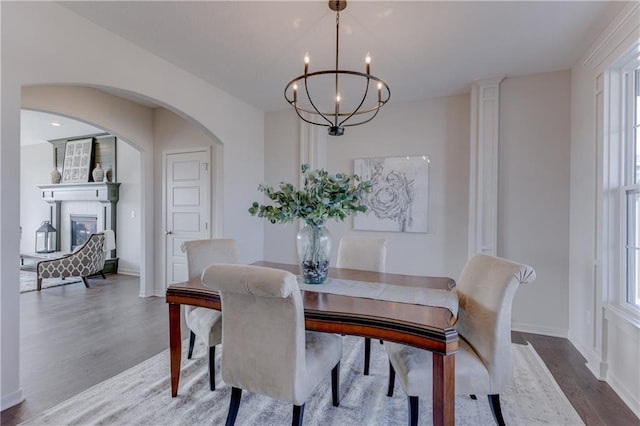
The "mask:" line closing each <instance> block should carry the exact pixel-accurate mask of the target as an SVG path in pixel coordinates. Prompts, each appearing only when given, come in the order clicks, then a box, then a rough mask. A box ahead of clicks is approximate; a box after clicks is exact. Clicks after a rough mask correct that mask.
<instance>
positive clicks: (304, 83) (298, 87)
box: [284, 0, 391, 136]
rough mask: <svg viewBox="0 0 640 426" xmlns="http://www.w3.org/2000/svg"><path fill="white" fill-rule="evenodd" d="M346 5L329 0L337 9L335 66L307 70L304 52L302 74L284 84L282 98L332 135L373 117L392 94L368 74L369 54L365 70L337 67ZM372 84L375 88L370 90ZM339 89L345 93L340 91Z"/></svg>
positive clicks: (312, 122)
mask: <svg viewBox="0 0 640 426" xmlns="http://www.w3.org/2000/svg"><path fill="white" fill-rule="evenodd" d="M346 7H347V2H346V0H329V9H331V10H333V11H335V12H336V61H335V68H334V69H330V70H322V71H315V72H309V54H306V55H305V57H304V74H302V75H299V76H298V77H295V78H294V79H293V80H291V81H290V82H289V83H287V86H286V87H285V88H284V98H285V99H286V100H287V102H289V104H290V105H291V106H292V107H293V108H294V110H295V111H296V114H298V117H300V118H301V119H302V120H303V121H306V122H307V123H309V124H313V125H316V126H324V127H328V128H329V134H330V135H331V136H342V135H343V134H344V128H345V127H350V126H357V125H359V124H364V123H368V122H369V121H371V120H373V118H374V117H375V116H376V115H377V114H378V111H380V108H382V107H383V106H384V105H385V104H386V103H387V102H388V101H389V98H390V97H391V90H390V89H389V85H388V84H387V83H385V82H384V81H383V80H382V79H380V78H378V77H376V76H373V75H371V56H369V54H368V53H367V56H366V58H365V72H360V71H349V70H342V69H340V66H339V65H340V61H339V56H340V43H339V41H340V12H341V11H343V10H344V9H345V8H346ZM341 79H342V81H341ZM321 80H322V81H321ZM345 81H348V83H349V85H348V87H347V86H346V85H344V84H343V85H341V83H345ZM371 86H374V87H375V88H374V89H373V90H370V88H371ZM341 89H342V93H343V94H345V93H348V95H346V96H344V95H341ZM376 89H377V90H376ZM299 92H301V93H299ZM312 92H313V94H314V98H312ZM326 92H329V94H330V96H329V97H328V98H325V102H324V103H323V101H322V100H321V99H320V100H319V99H318V93H326Z"/></svg>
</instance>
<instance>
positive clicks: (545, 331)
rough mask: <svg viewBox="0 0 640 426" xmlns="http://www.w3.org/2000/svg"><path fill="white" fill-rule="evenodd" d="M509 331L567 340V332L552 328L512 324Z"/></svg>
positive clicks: (518, 323) (519, 323)
mask: <svg viewBox="0 0 640 426" xmlns="http://www.w3.org/2000/svg"><path fill="white" fill-rule="evenodd" d="M511 330H513V331H519V332H522V333H533V334H542V335H543V336H552V337H563V338H565V339H566V338H567V330H564V329H559V328H553V327H543V326H540V325H535V324H526V323H521V322H512V323H511Z"/></svg>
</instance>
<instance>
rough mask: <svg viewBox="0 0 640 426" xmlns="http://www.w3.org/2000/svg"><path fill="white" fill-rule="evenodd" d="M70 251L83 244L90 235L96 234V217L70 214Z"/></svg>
mask: <svg viewBox="0 0 640 426" xmlns="http://www.w3.org/2000/svg"><path fill="white" fill-rule="evenodd" d="M70 218H71V227H70V228H71V251H73V250H75V248H76V247H78V246H81V245H82V244H84V243H85V242H86V241H87V240H88V239H89V237H90V236H91V234H95V233H96V232H98V217H97V216H94V215H84V214H72V215H70Z"/></svg>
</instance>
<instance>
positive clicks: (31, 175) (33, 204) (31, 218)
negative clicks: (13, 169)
mask: <svg viewBox="0 0 640 426" xmlns="http://www.w3.org/2000/svg"><path fill="white" fill-rule="evenodd" d="M53 169H54V165H53V145H51V144H50V143H40V144H35V145H26V146H23V147H21V149H20V226H21V227H22V236H21V238H20V252H21V253H28V252H33V251H35V235H36V230H37V229H38V228H39V227H40V224H41V223H42V221H44V220H49V205H48V204H47V203H45V202H44V201H42V194H41V193H40V189H39V188H38V186H37V185H41V184H43V183H49V182H51V172H52V171H53Z"/></svg>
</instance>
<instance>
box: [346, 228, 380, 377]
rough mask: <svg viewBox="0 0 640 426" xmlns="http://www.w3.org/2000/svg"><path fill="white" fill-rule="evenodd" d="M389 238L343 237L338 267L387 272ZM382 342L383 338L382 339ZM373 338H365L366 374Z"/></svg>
mask: <svg viewBox="0 0 640 426" xmlns="http://www.w3.org/2000/svg"><path fill="white" fill-rule="evenodd" d="M386 259H387V240H386V239H384V238H367V237H342V238H341V239H340V245H339V246H338V261H337V263H336V266H337V267H338V268H347V269H359V270H362V271H374V272H385V270H386V266H385V265H386ZM380 343H382V340H381V341H380ZM370 360H371V338H369V337H365V338H364V375H365V376H367V375H369V363H370Z"/></svg>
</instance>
